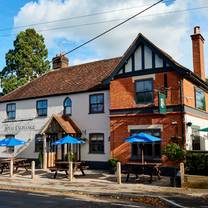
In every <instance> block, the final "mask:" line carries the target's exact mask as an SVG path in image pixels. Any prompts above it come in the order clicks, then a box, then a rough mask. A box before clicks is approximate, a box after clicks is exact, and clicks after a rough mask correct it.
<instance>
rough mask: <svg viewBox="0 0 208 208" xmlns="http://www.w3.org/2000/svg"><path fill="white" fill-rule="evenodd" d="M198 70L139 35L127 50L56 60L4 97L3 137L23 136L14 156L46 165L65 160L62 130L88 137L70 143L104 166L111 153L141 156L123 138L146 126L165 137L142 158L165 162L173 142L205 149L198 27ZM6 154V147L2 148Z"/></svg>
mask: <svg viewBox="0 0 208 208" xmlns="http://www.w3.org/2000/svg"><path fill="white" fill-rule="evenodd" d="M191 39H192V45H193V72H192V71H191V70H190V69H187V68H186V67H184V66H182V65H180V64H179V63H177V62H176V61H175V60H174V59H173V58H172V57H171V56H169V55H168V54H167V53H166V52H164V51H163V50H161V49H160V48H158V47H157V46H156V45H154V44H153V43H152V42H151V41H150V40H148V39H147V38H146V37H145V36H143V35H142V34H139V35H138V36H137V37H136V39H135V40H134V41H133V42H132V44H131V45H130V46H129V48H128V49H127V51H126V52H125V53H124V55H123V56H122V57H118V58H112V59H106V60H101V61H95V62H91V63H86V64H80V65H76V66H69V61H68V59H67V57H65V56H62V55H60V56H56V57H55V58H54V59H53V70H51V71H50V72H48V73H46V74H44V75H42V76H40V77H39V78H37V79H35V80H33V81H31V82H29V83H28V84H26V85H24V86H22V87H20V88H18V89H16V90H14V91H13V92H11V93H9V94H7V95H5V96H3V97H1V98H0V115H1V116H0V117H1V125H0V134H1V135H0V136H1V137H2V138H3V137H9V136H15V137H16V138H24V139H25V140H26V141H28V143H27V144H26V145H25V146H22V147H20V148H15V154H16V156H17V157H23V158H30V159H37V158H38V154H39V152H40V151H43V153H44V154H43V155H44V158H43V159H44V167H45V168H46V167H51V166H53V165H54V161H55V160H64V159H65V158H66V154H67V152H68V151H69V148H70V147H69V146H67V145H58V146H57V147H55V146H53V145H52V143H53V142H54V141H56V140H57V139H59V138H61V137H63V136H64V135H67V134H69V135H72V136H75V137H80V138H82V139H83V140H84V141H85V144H82V145H81V146H73V148H70V151H73V152H74V153H75V155H77V158H79V159H80V160H82V161H87V162H88V164H89V165H90V166H91V167H95V168H105V167H106V165H107V161H108V160H109V159H110V158H116V159H118V160H120V161H121V162H127V161H129V160H137V161H138V160H141V145H140V144H134V143H133V144H129V143H126V142H124V139H125V138H127V137H128V136H130V135H132V134H134V133H138V132H144V133H148V134H151V135H154V136H157V137H160V138H161V142H155V143H151V144H145V146H144V160H145V161H160V160H161V150H162V148H163V147H164V146H165V145H167V144H168V143H170V142H172V141H174V142H177V143H179V144H181V145H182V146H184V148H185V149H187V150H198V151H208V136H207V134H206V133H203V132H200V131H198V130H199V129H200V128H204V127H207V126H208V85H207V84H206V82H205V68H204V50H203V45H204V38H203V36H202V35H201V34H200V28H199V27H198V26H197V27H195V28H194V34H193V35H192V36H191ZM0 151H1V153H0V154H1V157H3V156H4V157H6V156H8V155H7V151H6V149H3V148H1V149H0Z"/></svg>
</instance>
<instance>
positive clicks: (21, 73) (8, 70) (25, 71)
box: [1, 29, 50, 94]
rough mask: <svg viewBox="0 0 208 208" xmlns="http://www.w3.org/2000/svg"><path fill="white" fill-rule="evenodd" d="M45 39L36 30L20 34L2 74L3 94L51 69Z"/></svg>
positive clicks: (9, 52) (6, 57)
mask: <svg viewBox="0 0 208 208" xmlns="http://www.w3.org/2000/svg"><path fill="white" fill-rule="evenodd" d="M47 57H48V50H47V48H46V46H45V44H44V37H43V36H42V35H40V34H38V33H37V32H36V31H35V30H34V29H26V30H25V31H22V32H20V33H19V34H18V35H17V37H16V40H15V41H14V49H11V50H9V51H8V52H7V54H6V56H5V59H6V66H5V67H4V69H3V70H2V72H1V85H2V89H3V94H7V93H8V92H11V91H12V90H14V89H16V88H17V87H19V86H22V85H24V84H25V83H27V82H28V81H31V80H33V79H35V78H37V77H38V76H40V75H41V74H43V73H45V72H47V71H48V70H49V69H50V65H49V61H48V60H47Z"/></svg>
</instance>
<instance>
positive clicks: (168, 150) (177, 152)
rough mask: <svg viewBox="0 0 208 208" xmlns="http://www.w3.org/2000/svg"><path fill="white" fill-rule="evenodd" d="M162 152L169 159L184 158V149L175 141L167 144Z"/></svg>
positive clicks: (177, 159)
mask: <svg viewBox="0 0 208 208" xmlns="http://www.w3.org/2000/svg"><path fill="white" fill-rule="evenodd" d="M163 154H164V155H166V156H167V157H168V159H169V160H170V161H173V162H181V161H183V160H184V157H185V151H184V150H183V149H182V148H181V147H180V145H178V144H176V143H171V144H168V145H167V146H166V147H165V148H164V150H163Z"/></svg>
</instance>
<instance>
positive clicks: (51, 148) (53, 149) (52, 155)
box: [46, 134, 58, 167]
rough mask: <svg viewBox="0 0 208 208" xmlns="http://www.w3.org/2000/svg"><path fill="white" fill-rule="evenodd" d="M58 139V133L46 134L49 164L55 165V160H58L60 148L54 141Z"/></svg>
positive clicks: (49, 165)
mask: <svg viewBox="0 0 208 208" xmlns="http://www.w3.org/2000/svg"><path fill="white" fill-rule="evenodd" d="M56 140H58V135H57V134H47V136H46V145H47V166H48V167H53V166H55V160H57V156H58V149H57V146H56V145H53V144H52V143H53V142H55V141H56Z"/></svg>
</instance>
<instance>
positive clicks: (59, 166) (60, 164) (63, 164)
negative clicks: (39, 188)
mask: <svg viewBox="0 0 208 208" xmlns="http://www.w3.org/2000/svg"><path fill="white" fill-rule="evenodd" d="M55 165H56V166H55V167H52V168H49V169H50V170H51V171H55V174H54V178H56V176H57V173H58V171H65V173H66V175H68V170H69V162H68V161H56V162H55ZM84 167H85V165H84V164H83V163H82V162H73V172H75V171H76V170H78V169H79V170H80V171H81V172H82V175H83V176H85V173H84Z"/></svg>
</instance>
